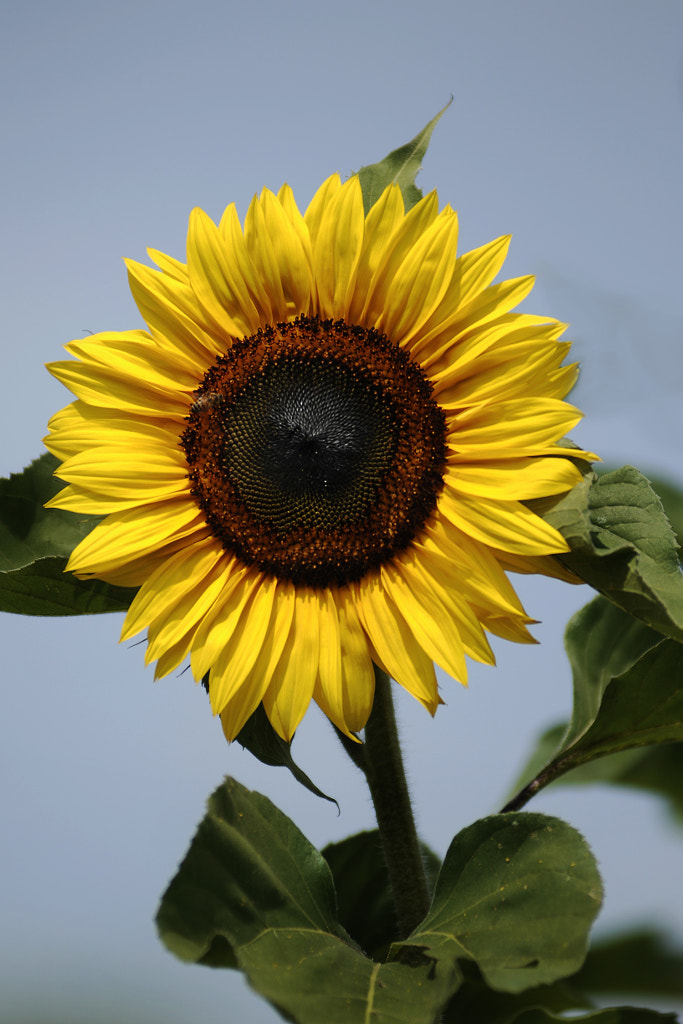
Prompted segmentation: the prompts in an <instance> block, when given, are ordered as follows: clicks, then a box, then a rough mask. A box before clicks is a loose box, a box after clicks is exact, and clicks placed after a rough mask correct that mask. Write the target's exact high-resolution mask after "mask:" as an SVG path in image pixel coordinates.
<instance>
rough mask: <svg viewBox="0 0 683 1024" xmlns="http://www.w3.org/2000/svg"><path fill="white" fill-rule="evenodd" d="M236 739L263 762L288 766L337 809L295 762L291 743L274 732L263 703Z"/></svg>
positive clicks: (300, 780) (275, 765)
mask: <svg viewBox="0 0 683 1024" xmlns="http://www.w3.org/2000/svg"><path fill="white" fill-rule="evenodd" d="M236 741H237V743H240V744H241V745H242V746H243V747H246V749H247V750H248V751H249V752H250V753H251V754H253V755H254V757H255V758H257V759H258V760H259V761H261V762H262V763H263V764H270V765H273V766H274V767H278V768H280V767H281V768H288V769H289V771H290V772H291V773H292V775H293V776H294V778H295V779H296V781H297V782H300V783H301V785H302V786H303V787H304V788H305V789H307V790H309V792H311V793H314V794H315V795H316V796H319V797H321V798H322V799H323V800H329V802H330V803H332V804H336V805H337V810H339V804H338V803H337V801H336V800H335V799H334V797H331V796H327V795H326V794H325V793H323V791H322V790H321V789H318V787H317V786H316V785H315V783H314V782H312V781H311V779H309V777H308V775H306V773H305V772H304V771H302V769H301V768H299V766H298V764H296V762H295V761H294V758H293V757H292V744H291V743H287V741H286V740H283V739H282V737H281V736H278V734H277V733H276V732H275V729H273V726H272V725H271V724H270V720H269V718H268V715H267V714H266V711H265V708H264V707H263V704H259V706H258V707H257V709H256V711H255V712H254V713H253V715H252V716H251V718H249V719H248V721H247V722H245V724H244V725H243V726H242V729H241V731H240V733H239V735H238V736H237V737H236Z"/></svg>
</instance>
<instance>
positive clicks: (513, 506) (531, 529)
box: [439, 486, 569, 555]
mask: <svg viewBox="0 0 683 1024" xmlns="http://www.w3.org/2000/svg"><path fill="white" fill-rule="evenodd" d="M439 511H440V512H442V514H443V515H444V516H446V518H447V519H449V520H450V521H451V522H452V523H453V524H454V525H455V526H457V527H458V529H460V530H462V531H463V532H464V533H467V534H469V536H470V537H473V538H474V539H475V540H478V541H481V542H482V543H483V544H489V545H490V546H491V547H496V548H501V549H502V550H503V551H512V552H514V553H515V554H518V555H547V554H552V553H554V552H559V551H568V550H569V546H568V545H567V542H566V541H565V540H564V538H563V537H562V535H561V534H559V533H558V532H557V530H554V529H553V527H552V526H550V525H549V524H548V523H546V522H545V521H544V520H543V519H541V518H540V516H537V515H535V514H534V513H533V512H531V511H530V510H529V509H528V508H527V507H526V505H522V504H521V503H520V502H518V501H490V500H489V499H487V498H471V497H469V495H465V494H455V493H454V492H452V491H451V490H450V489H449V488H448V487H447V486H446V487H444V491H443V494H442V496H441V498H440V500H439Z"/></svg>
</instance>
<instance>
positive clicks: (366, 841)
mask: <svg viewBox="0 0 683 1024" xmlns="http://www.w3.org/2000/svg"><path fill="white" fill-rule="evenodd" d="M421 848H422V859H423V862H424V865H425V870H426V873H427V880H428V883H429V888H430V891H431V890H432V889H433V888H434V883H435V881H436V877H437V875H438V872H439V868H440V866H441V861H440V860H439V858H438V857H437V856H436V854H435V853H433V852H432V851H431V850H430V849H429V847H428V846H425V844H424V843H422V844H421ZM322 855H323V857H324V858H325V860H326V861H327V863H328V864H329V866H330V871H331V872H332V877H333V879H334V887H335V889H336V892H337V904H338V914H339V920H340V922H341V924H342V925H343V927H344V928H345V930H346V931H347V932H348V933H349V935H351V936H352V937H353V938H354V939H355V941H356V942H357V943H358V944H359V946H360V947H361V949H363V951H364V952H365V953H367V955H368V956H370V957H372V958H373V959H374V960H384V959H385V958H386V954H387V953H388V951H389V946H390V945H391V943H392V942H393V941H394V940H395V939H396V934H397V931H396V911H395V909H394V902H393V897H392V894H391V888H390V885H389V877H388V873H387V866H386V862H385V860H384V854H383V852H382V840H381V838H380V834H379V832H378V830H377V829H373V830H372V831H371V832H359V833H358V834H357V835H355V836H349V837H348V838H347V839H342V840H341V842H338V843H330V845H329V846H326V847H325V849H324V850H323V851H322Z"/></svg>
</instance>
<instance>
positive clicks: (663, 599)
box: [530, 466, 683, 641]
mask: <svg viewBox="0 0 683 1024" xmlns="http://www.w3.org/2000/svg"><path fill="white" fill-rule="evenodd" d="M530 504H531V505H532V507H534V508H535V509H536V510H537V511H538V512H539V513H540V514H542V515H543V517H544V518H545V519H546V520H547V521H548V522H549V523H550V524H551V525H552V526H554V527H555V528H556V529H557V530H559V531H560V533H561V534H562V535H563V536H564V538H565V540H567V542H568V543H569V545H570V547H571V551H570V552H569V554H567V555H562V556H561V560H562V561H563V562H564V563H565V564H566V565H567V566H568V568H570V569H571V570H572V571H573V572H575V573H576V574H577V576H580V577H581V579H583V580H585V581H586V583H590V585H591V586H592V587H594V588H595V589H596V590H598V591H600V593H602V594H604V595H605V596H606V597H608V598H609V599H610V601H613V602H614V603H615V604H617V605H619V607H621V608H623V609H624V610H625V611H627V612H628V613H629V614H630V615H635V616H636V617H637V618H639V619H641V620H642V621H643V622H645V623H646V624H647V625H648V626H651V627H652V628H653V629H656V630H658V631H659V632H660V633H664V634H665V635H667V636H671V637H673V638H675V639H677V640H680V641H683V574H682V573H681V568H680V565H679V561H678V555H677V543H676V537H675V535H674V532H673V530H672V529H671V526H670V524H669V521H668V519H667V517H666V514H665V512H664V509H663V507H662V503H661V501H660V500H659V498H658V497H657V495H656V494H655V492H654V491H653V489H652V487H651V486H650V483H649V481H648V480H647V479H646V477H644V476H643V474H642V473H639V472H638V470H636V469H633V467H631V466H624V467H622V468H621V469H618V470H615V471H614V472H612V473H605V474H604V475H603V476H600V477H595V476H594V475H593V476H592V477H587V478H585V479H584V480H583V481H582V482H581V483H580V484H578V485H577V486H576V487H575V488H574V489H573V490H572V491H570V492H569V494H567V495H565V496H564V497H562V498H561V499H559V500H551V501H549V500H547V499H543V500H542V501H540V502H533V503H530Z"/></svg>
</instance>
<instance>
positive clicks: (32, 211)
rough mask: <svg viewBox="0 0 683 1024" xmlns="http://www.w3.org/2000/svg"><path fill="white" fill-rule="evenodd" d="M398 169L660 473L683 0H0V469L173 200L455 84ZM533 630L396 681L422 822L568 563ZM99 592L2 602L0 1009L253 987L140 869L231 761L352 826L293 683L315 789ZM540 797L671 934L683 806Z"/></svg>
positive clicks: (472, 772)
mask: <svg viewBox="0 0 683 1024" xmlns="http://www.w3.org/2000/svg"><path fill="white" fill-rule="evenodd" d="M451 94H452V95H453V97H454V101H453V104H452V106H451V108H450V110H449V111H448V113H447V114H446V115H445V116H444V118H443V119H442V121H441V123H440V124H439V126H438V128H437V130H436V133H435V136H434V139H433V142H432V145H431V148H430V150H429V153H428V154H427V158H426V161H425V164H424V169H423V171H422V172H421V174H420V177H419V179H418V183H419V184H420V185H421V186H422V187H423V188H424V189H425V190H428V189H431V188H434V187H437V188H438V190H439V195H440V198H441V201H442V203H446V202H449V203H451V204H452V205H453V206H454V207H455V208H457V209H458V210H459V213H460V221H461V245H462V247H463V249H467V248H472V247H474V246H478V245H481V244H483V243H485V242H487V241H489V240H491V239H492V238H495V237H497V236H498V235H501V234H506V233H512V234H513V236H514V237H513V242H512V248H511V255H510V258H509V260H508V262H507V264H506V267H505V275H506V276H509V277H512V276H517V275H520V274H525V273H535V274H537V276H538V283H537V287H536V289H535V291H534V293H533V294H532V297H531V299H530V300H528V301H527V306H526V308H527V309H528V310H529V311H530V312H537V313H544V314H550V315H554V316H557V317H559V318H562V319H566V320H568V321H570V322H571V324H572V327H571V332H570V336H571V337H572V338H573V339H575V352H576V354H577V355H578V357H579V358H580V359H581V361H582V364H583V375H582V379H581V382H580V383H579V386H578V388H577V390H576V392H575V395H574V396H573V400H575V401H576V402H577V404H579V405H580V406H581V407H582V408H583V409H584V411H585V413H586V418H585V420H584V422H583V423H582V425H581V426H580V427H579V428H578V430H577V431H576V432H575V435H574V437H575V439H576V440H577V441H579V442H580V443H583V444H584V445H586V446H588V447H590V448H592V449H593V450H595V451H599V452H600V453H602V455H603V456H604V458H605V460H606V461H608V462H609V463H611V464H621V463H623V462H631V463H634V464H635V465H637V466H638V467H640V468H642V469H643V470H645V471H648V470H656V471H658V472H660V473H665V474H667V475H668V476H669V477H671V478H673V479H675V480H677V481H678V482H679V483H683V468H682V467H681V459H680V436H681V412H680V409H681V392H682V391H683V357H682V345H681V341H682V337H681V335H682V333H683V288H682V287H681V237H682V236H683V217H682V209H683V207H682V205H681V181H682V173H681V172H682V169H683V138H682V131H681V129H682V126H683V4H681V3H680V0H651V2H647V3H646V2H644V0H640V2H638V0H573V2H572V3H557V2H553V0H523V2H518V0H498V2H493V0H483V2H482V0H479V2H474V0H472V2H470V3H455V2H453V0H450V2H445V0H420V3H414V2H413V0H411V2H410V3H408V2H407V0H398V2H397V0H394V2H389V0H346V2H345V3H343V4H330V3H325V2H321V0H316V2H308V0H299V2H294V3H275V2H273V0H252V2H250V3H243V4H240V5H238V4H235V3H230V2H224V3H220V2H215V0H214V2H209V0H194V2H193V3H187V2H180V0H136V2H130V0H118V2H117V3H115V4H113V3H106V4H105V3H100V2H98V0H84V2H80V3H78V2H72V0H60V2H59V3H56V2H48V0H44V2H41V0H23V2H19V0H5V3H4V4H3V5H2V10H1V13H0V97H2V100H1V101H0V102H1V103H2V107H3V115H2V126H3V127H2V132H1V133H0V150H1V156H0V177H1V178H2V189H1V190H0V207H1V209H2V241H1V245H0V260H1V261H2V267H1V271H0V281H1V288H2V307H1V308H2V326H3V333H2V340H1V342H0V346H1V348H0V365H1V367H2V370H1V372H0V388H1V389H2V401H1V402H0V474H2V475H6V474H8V473H9V472H11V471H13V470H18V469H20V468H21V467H23V466H24V465H25V464H26V463H27V462H28V461H30V460H31V459H32V458H33V457H35V456H36V455H38V454H40V452H41V451H42V445H41V438H42V436H43V435H44V433H45V424H46V421H47V419H48V418H49V416H50V415H51V413H52V412H54V411H56V410H57V409H58V408H61V407H62V406H63V405H64V404H66V402H67V401H69V398H68V395H67V393H66V392H65V391H64V389H63V388H61V386H60V385H59V384H57V383H56V382H55V381H53V380H52V379H51V378H50V377H49V376H48V374H47V373H46V371H45V370H44V368H43V363H44V362H46V361H48V360H53V359H59V358H61V354H62V353H61V347H60V346H61V345H62V344H64V343H66V342H68V341H69V340H71V339H73V338H80V337H82V336H83V334H84V333H85V332H88V331H99V330H109V329H112V330H127V329H130V328H135V327H138V326H140V319H139V315H138V313H137V310H136V308H135V306H134V304H133V301H132V299H131V297H130V295H129V292H128V289H127V283H126V275H125V270H124V266H123V264H122V262H121V257H123V256H130V257H133V258H135V259H143V260H144V259H145V249H146V247H147V246H153V247H155V248H157V249H161V250H162V251H164V252H168V253H170V254H173V255H175V256H177V257H179V258H183V256H184V247H185V232H186V227H187V217H188V214H189V212H190V210H191V209H192V207H194V206H197V205H199V206H202V207H203V208H204V209H205V210H207V211H208V212H209V214H210V215H211V216H212V217H214V218H218V217H219V216H220V214H221V212H222V210H223V208H224V207H225V206H226V205H227V204H228V203H229V202H232V201H235V202H236V203H237V205H238V209H239V210H240V213H241V214H243V213H244V212H245V210H246V207H247V205H248V202H249V200H250V199H251V197H252V195H253V193H254V192H255V191H257V190H260V189H261V187H262V186H264V185H267V186H269V187H270V188H272V189H277V188H278V187H279V186H280V185H281V184H282V182H283V181H288V182H289V184H290V185H291V186H292V187H293V189H294V192H295V195H296V196H297V199H298V201H299V204H300V206H301V207H302V208H303V207H305V205H306V204H307V202H308V201H309V199H310V197H311V195H312V194H313V192H314V190H315V188H316V187H317V186H318V184H319V183H320V182H321V181H322V180H323V179H324V178H325V177H326V176H327V175H328V174H330V173H331V172H333V171H339V172H341V174H342V175H346V174H348V173H350V172H352V171H353V170H355V169H357V168H358V167H359V166H360V165H362V164H364V163H368V162H372V161H375V160H378V159H380V158H381V157H383V156H384V155H385V154H386V153H387V152H388V151H389V150H390V149H393V148H395V147H396V146H398V145H400V144H402V143H404V142H406V141H408V139H410V138H412V137H413V136H414V135H415V134H416V133H417V132H418V131H419V130H420V129H421V128H422V127H423V125H424V124H425V123H426V122H427V121H428V120H429V119H430V118H431V117H433V116H434V114H435V113H436V112H437V111H438V110H439V109H440V108H441V107H442V106H444V104H445V103H446V102H447V101H448V98H449V96H450V95H451ZM519 589H520V592H521V593H522V596H523V598H524V600H525V603H526V605H527V609H528V611H529V612H530V614H532V615H534V616H535V617H536V618H539V619H541V620H542V622H541V624H540V625H539V626H538V627H536V636H537V637H538V639H539V640H540V641H541V645H540V646H538V647H519V648H517V647H515V646H514V645H512V644H507V645H506V644H505V643H503V642H500V643H498V644H497V646H496V650H497V652H498V659H499V664H498V667H497V668H495V669H491V668H483V667H481V666H473V671H472V674H471V683H470V687H469V689H468V690H465V689H463V688H462V687H460V686H459V685H457V684H456V683H454V682H452V681H451V680H448V679H445V678H444V679H443V681H442V682H443V686H442V692H443V696H444V698H445V700H446V702H447V703H446V706H445V707H443V708H441V709H440V710H439V712H438V715H437V717H436V719H435V720H432V719H430V717H429V716H428V715H427V714H426V712H425V711H424V710H423V709H422V708H421V707H420V706H418V705H417V704H416V703H415V702H414V701H412V700H411V699H410V698H407V697H406V698H399V702H398V704H399V715H400V723H401V727H402V733H403V737H404V740H405V748H406V756H407V761H408V770H409V774H410V778H411V783H412V790H413V794H414V797H415V802H416V808H417V815H418V819H419V825H420V829H421V832H422V835H423V837H424V839H425V840H426V841H427V842H428V843H429V844H430V845H431V846H432V847H433V848H434V849H435V850H436V851H437V852H438V853H439V854H441V855H443V854H444V853H445V851H446V848H447V846H448V843H449V841H450V839H451V837H452V836H453V834H454V833H455V832H456V831H457V830H458V829H459V828H461V827H463V826H465V825H467V824H469V823H470V822H471V821H473V820H474V819H475V818H478V817H481V816H483V815H485V814H488V813H491V812H494V811H496V810H497V809H499V808H500V806H501V803H502V801H503V798H504V796H505V793H506V791H507V788H508V786H509V785H510V783H511V780H512V779H513V778H514V777H515V776H516V774H517V772H518V771H519V769H520V767H521V764H522V762H523V761H524V759H525V756H526V753H527V751H528V749H529V747H530V746H531V744H532V742H533V739H534V737H535V736H536V735H537V733H538V732H539V730H541V729H543V728H545V727H546V726H548V725H549V724H552V723H554V722H555V721H557V720H558V719H560V718H562V717H563V716H566V715H567V714H568V712H569V708H570V704H571V680H570V673H569V668H568V665H567V663H566V661H565V659H564V655H563V653H562V632H563V628H564V624H565V623H566V620H567V618H568V617H569V615H570V614H571V613H572V612H573V611H574V610H576V609H577V608H579V607H580V606H581V605H582V604H583V603H585V602H586V601H587V600H588V599H589V598H590V596H591V594H590V592H589V591H588V589H587V588H585V587H581V588H572V587H568V586H567V585H563V584H559V583H556V582H552V581H545V580H540V581H533V580H522V581H521V582H520V585H519ZM121 618H122V617H121V616H113V615H109V616H103V617H99V618H90V619H86V618H71V619H61V618H59V619H33V618H21V617H18V616H9V615H5V616H2V617H0V642H1V643H2V652H3V659H2V664H3V676H4V678H3V700H2V705H3V712H2V716H1V722H0V773H1V777H2V796H1V797H0V800H1V801H2V811H1V812H0V813H1V820H2V826H3V828H2V831H3V837H2V841H1V843H0V905H1V906H2V915H1V921H2V924H1V925H0V931H1V935H0V993H1V995H0V1017H2V1018H3V1020H8V1021H11V1022H12V1024H28V1022H29V1021H31V1022H33V1024H35V1022H37V1021H43V1020H44V1021H50V1024H67V1022H69V1024H81V1022H83V1024H85V1022H86V1021H87V1022H91V1021H105V1020H106V1021H114V1020H117V1021H118V1020H126V1021H129V1022H131V1024H157V1022H164V1024H189V1022H190V1021H196V1020H199V1021H202V1022H203V1024H213V1022H219V1021H220V1022H224V1021H235V1022H238V1021H246V1020H248V1021H249V1022H250V1024H268V1022H272V1021H274V1020H276V1019H279V1018H277V1017H276V1015H275V1014H274V1013H273V1012H272V1011H271V1010H270V1008H269V1007H268V1006H267V1005H266V1004H264V1003H261V1002H260V1000H257V999H256V998H255V997H254V996H253V995H252V994H251V993H250V991H249V990H248V988H247V986H246V985H245V984H244V982H243V981H242V980H241V978H240V977H239V976H238V975H237V974H233V973H226V972H215V971H214V972H212V971H210V970H208V969H204V968H200V967H187V966H184V965H181V964H180V963H178V962H177V961H175V960H174V959H173V958H172V957H171V956H170V955H169V954H167V953H166V952H165V951H164V950H163V949H162V948H161V946H160V945H159V943H158V941H157V938H156V934H155V930H154V925H153V915H154V913H155V910H156V905H157V900H158V897H159V896H160V894H161V893H162V891H163V889H164V888H165V886H166V884H167V882H168V880H169V879H170V877H171V875H172V874H173V872H174V870H175V867H176V865H177V863H178V861H179V860H180V859H181V857H182V855H183V854H184V851H185V849H186V846H187V843H188V842H189V839H190V837H191V835H192V833H193V830H194V828H195V826H196V824H197V822H198V820H199V819H200V817H201V816H202V813H203V807H204V800H205V798H206V797H207V796H208V794H209V793H210V792H211V791H212V790H213V789H214V788H215V786H216V785H217V784H218V783H219V782H220V781H221V779H222V777H223V776H224V775H225V774H232V775H235V776H236V777H237V778H238V779H239V780H240V781H241V782H243V783H244V784H245V785H247V786H249V787H250V788H255V789H259V790H260V791H261V792H264V793H266V794H267V795H269V796H270V797H271V798H272V799H273V800H274V801H275V802H276V803H277V804H278V805H279V806H280V807H282V808H283V809H284V811H285V812H286V813H287V814H289V815H290V817H292V818H293V820H294V821H295V822H296V823H297V824H298V825H299V827H300V828H301V829H302V831H303V832H304V833H305V834H306V835H307V836H308V837H309V838H310V839H311V840H312V841H313V842H314V843H315V844H317V845H324V844H325V843H326V842H329V841H331V840H336V839H340V838H342V837H343V836H345V835H349V834H351V833H353V832H355V831H357V830H359V829H362V828H369V827H372V825H373V815H372V808H371V805H370V802H369V798H368V796H367V795H366V792H365V790H364V786H363V785H362V784H361V779H360V777H359V776H358V775H357V773H356V771H355V769H354V768H353V767H352V766H351V765H350V763H346V761H345V757H344V755H343V754H342V752H341V749H340V750H337V749H336V746H335V740H334V737H333V735H332V732H331V730H330V728H329V726H328V725H327V723H326V721H325V719H324V718H323V716H322V715H321V714H320V713H318V712H317V710H316V709H314V708H312V709H311V711H310V712H309V714H308V715H307V717H306V719H305V722H304V724H303V726H302V727H301V729H300V732H299V735H298V736H297V739H296V741H295V744H294V753H295V756H296V757H297V759H298V760H299V762H300V763H301V765H302V766H303V767H304V769H305V770H306V771H308V772H309V773H310V774H311V775H312V777H313V778H314V779H315V781H316V782H317V783H318V784H319V785H320V786H321V788H323V789H324V790H325V791H326V792H329V793H331V794H333V795H334V796H335V797H336V798H337V799H338V800H339V803H340V807H341V814H340V816H339V817H338V816H337V813H336V809H335V808H334V806H333V805H330V804H326V803H324V802H322V801H319V800H317V799H316V798H315V797H314V796H312V795H310V794H308V793H307V792H305V791H304V790H303V789H301V788H300V787H299V786H298V785H297V784H296V783H295V782H294V781H293V780H292V779H291V778H290V776H289V775H288V774H287V773H286V772H285V771H284V769H278V770H273V769H267V768H265V767H263V766H261V765H260V764H258V763H257V762H256V761H255V760H254V759H253V758H252V757H251V756H250V755H249V754H247V753H246V752H244V751H242V750H241V748H239V747H238V746H233V747H231V748H228V747H227V745H226V744H225V742H224V740H223V737H222V733H221V730H220V727H219V725H218V723H217V722H216V721H213V720H212V719H211V717H210V714H209V708H208V703H207V700H206V698H205V695H204V693H203V691H202V690H201V688H199V687H195V686H194V685H193V683H192V680H191V678H190V676H189V674H186V675H184V676H181V677H180V676H171V677H170V678H168V679H166V680H164V681H163V682H161V683H158V684H156V685H153V684H152V671H151V670H145V669H144V667H143V651H142V649H141V648H140V647H134V646H120V647H119V646H117V638H118V633H119V630H120V626H121ZM530 806H531V808H532V809H535V810H540V811H545V812H548V813H552V814H558V815H560V816H562V817H565V818H566V819H567V820H569V821H570V822H571V823H572V824H574V825H575V826H576V827H578V828H579V829H580V830H581V831H582V832H583V833H584V834H585V835H586V837H587V838H588V840H589V842H590V843H591V845H592V847H593V850H594V851H595V853H596V855H597V856H598V858H599V861H600V865H601V868H602V871H603V873H604V878H605V884H606V904H605V908H604V910H603V912H602V915H601V917H600V919H599V930H600V931H602V932H603V933H605V932H608V931H609V930H610V929H612V928H614V927H617V926H621V925H626V924H628V923H634V924H636V923H642V922H644V921H650V922H654V923H659V924H662V925H663V926H666V927H669V928H670V929H671V930H672V931H673V932H674V933H675V934H676V935H677V936H678V938H679V940H680V941H682V942H683V893H682V890H681V884H680V878H681V861H682V858H683V832H681V830H680V829H678V830H677V829H676V828H675V827H674V826H673V825H672V824H671V823H670V821H669V819H668V818H667V816H666V813H665V810H664V807H663V804H661V803H660V802H659V801H658V800H656V799H654V798H649V797H646V796H642V795H641V796H638V795H634V794H629V793H626V792H624V791H619V790H608V789H606V788H605V789H596V790H590V791H589V790H584V789H578V788H577V789H574V788H560V789H557V790H553V789H551V790H550V791H547V792H546V793H544V794H542V795H541V796H540V797H539V798H538V799H536V800H535V801H534V802H533V803H532V804H531V805H530Z"/></svg>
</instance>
